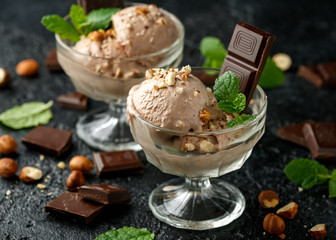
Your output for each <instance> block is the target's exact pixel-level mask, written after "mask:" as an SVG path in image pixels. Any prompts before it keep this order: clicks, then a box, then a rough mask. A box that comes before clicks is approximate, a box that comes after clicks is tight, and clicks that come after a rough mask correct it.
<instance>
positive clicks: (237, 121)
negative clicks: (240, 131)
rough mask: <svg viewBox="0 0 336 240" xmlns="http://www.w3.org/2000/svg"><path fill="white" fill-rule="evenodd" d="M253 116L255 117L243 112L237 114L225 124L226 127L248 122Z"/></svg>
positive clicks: (254, 116)
mask: <svg viewBox="0 0 336 240" xmlns="http://www.w3.org/2000/svg"><path fill="white" fill-rule="evenodd" d="M255 118H256V115H253V116H251V115H248V114H245V113H243V114H242V115H238V116H237V117H235V118H234V119H232V120H231V121H230V122H228V123H227V124H226V125H227V127H228V128H232V127H235V126H239V125H245V124H247V123H248V122H250V121H253V120H254V119H255Z"/></svg>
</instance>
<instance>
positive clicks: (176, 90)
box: [175, 87, 183, 94]
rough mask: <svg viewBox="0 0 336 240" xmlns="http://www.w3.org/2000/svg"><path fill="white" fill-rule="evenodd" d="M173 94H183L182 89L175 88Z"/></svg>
mask: <svg viewBox="0 0 336 240" xmlns="http://www.w3.org/2000/svg"><path fill="white" fill-rule="evenodd" d="M175 92H176V93H177V94H182V93H183V88H182V87H177V88H175Z"/></svg>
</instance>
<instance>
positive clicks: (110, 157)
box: [92, 150, 144, 176]
mask: <svg viewBox="0 0 336 240" xmlns="http://www.w3.org/2000/svg"><path fill="white" fill-rule="evenodd" d="M92 156H93V157H92V158H93V162H94V165H95V168H96V169H97V174H98V176H107V175H110V174H113V173H139V172H141V171H142V170H143V167H144V165H143V163H142V162H141V160H140V159H139V158H138V156H137V154H136V153H135V152H134V151H130V150H129V151H119V152H95V153H93V155H92Z"/></svg>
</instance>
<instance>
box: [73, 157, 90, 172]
mask: <svg viewBox="0 0 336 240" xmlns="http://www.w3.org/2000/svg"><path fill="white" fill-rule="evenodd" d="M69 167H70V169H71V171H74V170H77V171H81V172H82V173H83V174H87V173H89V172H90V170H91V169H92V168H93V165H92V162H91V161H90V159H88V158H87V157H84V156H75V157H73V158H71V160H70V162H69Z"/></svg>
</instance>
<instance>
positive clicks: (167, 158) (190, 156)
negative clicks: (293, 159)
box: [127, 67, 267, 230]
mask: <svg viewBox="0 0 336 240" xmlns="http://www.w3.org/2000/svg"><path fill="white" fill-rule="evenodd" d="M190 71H191V70H190V68H189V67H184V68H182V70H170V71H166V70H163V69H152V70H150V71H149V72H148V73H147V76H146V77H147V78H148V79H147V80H145V81H144V82H143V83H142V84H140V85H137V86H135V87H133V88H132V89H131V91H130V94H129V97H128V99H127V114H128V115H127V116H128V120H129V123H130V127H131V131H132V134H133V136H134V139H135V141H136V142H138V143H139V144H140V145H141V146H142V148H143V150H144V152H145V154H146V157H147V159H148V161H149V162H151V163H152V164H153V165H155V166H156V167H158V168H159V169H160V170H161V171H163V172H164V173H168V174H172V175H176V176H179V177H182V178H179V179H172V180H171V181H169V182H166V183H164V184H162V185H160V186H158V187H157V188H156V189H155V190H154V191H153V192H152V193H151V195H150V199H149V206H150V208H151V210H152V212H153V213H154V215H155V216H156V217H157V218H159V219H160V220H162V221H164V222H166V223H168V224H170V225H172V226H175V227H178V228H185V229H195V230H204V229H211V228H216V227H220V226H224V225H227V224H229V223H230V222H232V221H233V220H235V219H237V218H238V217H239V216H240V215H241V214H242V213H243V211H244V209H245V198H244V196H243V195H242V193H241V192H240V191H239V189H238V188H237V187H235V186H233V185H231V184H229V183H227V182H224V181H222V180H217V179H215V178H217V177H219V176H222V175H224V174H226V173H229V172H232V171H234V170H237V169H239V168H240V167H241V166H242V165H243V164H244V162H245V161H246V160H247V158H248V157H249V156H250V154H251V152H252V149H253V147H254V145H255V144H256V143H257V142H258V140H259V139H260V138H261V136H262V135H263V133H264V128H265V118H266V108H267V97H266V95H265V93H264V91H263V90H262V89H261V88H260V87H259V86H258V87H257V88H256V90H255V92H254V94H253V97H252V100H251V101H250V104H249V106H248V108H247V111H246V113H248V114H251V115H255V119H254V120H252V121H250V122H248V123H247V124H245V125H239V126H235V127H232V128H227V123H228V122H229V121H231V120H232V119H233V118H234V117H235V115H234V114H228V113H226V112H224V111H222V110H220V109H219V108H218V107H217V101H216V98H215V97H214V94H213V93H212V90H211V89H210V88H208V87H206V86H205V85H204V84H203V83H202V81H201V80H202V79H201V80H200V79H198V78H197V77H195V75H197V76H207V75H208V73H209V72H210V73H211V74H213V73H217V75H218V73H219V71H218V70H216V69H206V68H193V69H192V72H191V73H190Z"/></svg>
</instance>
